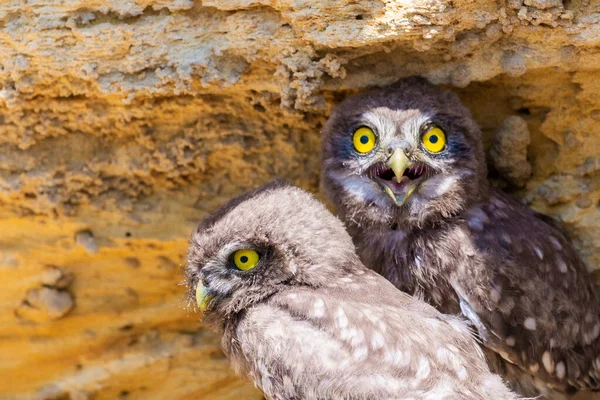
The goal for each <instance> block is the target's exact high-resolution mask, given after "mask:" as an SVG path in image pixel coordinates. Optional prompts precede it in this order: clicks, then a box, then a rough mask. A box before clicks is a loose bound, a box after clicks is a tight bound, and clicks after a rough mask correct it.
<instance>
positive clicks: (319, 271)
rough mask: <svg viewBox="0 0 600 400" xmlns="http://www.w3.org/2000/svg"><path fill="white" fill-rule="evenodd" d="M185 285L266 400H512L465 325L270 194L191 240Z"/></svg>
mask: <svg viewBox="0 0 600 400" xmlns="http://www.w3.org/2000/svg"><path fill="white" fill-rule="evenodd" d="M187 275H188V279H189V285H190V287H191V288H196V289H195V295H196V299H197V302H198V305H199V307H200V309H202V310H203V311H204V313H203V322H204V323H205V324H206V325H208V326H209V327H211V328H212V329H213V330H215V331H217V332H222V333H223V339H222V347H223V351H224V353H225V354H226V356H227V357H228V358H229V360H230V362H231V363H232V365H233V367H234V369H235V371H236V372H237V373H238V374H239V375H241V376H245V377H250V378H252V379H253V380H254V382H255V384H256V385H257V386H258V387H259V388H260V389H261V390H262V391H263V392H264V393H265V394H266V396H267V397H268V398H270V399H282V400H283V399H285V400H289V399H354V400H360V399H409V398H410V399H432V400H434V399H435V400H439V399H514V398H515V396H514V394H513V393H512V392H510V391H509V389H507V388H506V387H505V386H504V384H503V383H502V380H501V378H500V377H499V376H498V375H494V374H492V373H491V372H490V371H489V369H488V366H487V364H486V362H485V360H484V357H483V355H482V352H481V349H480V348H479V346H478V344H477V342H476V341H475V339H474V338H473V337H472V335H471V332H470V331H469V329H468V328H467V327H466V326H465V324H464V322H463V321H461V320H459V319H457V318H455V317H451V316H445V315H443V314H440V313H439V312H438V311H437V310H435V309H434V308H433V307H431V306H429V305H427V304H426V303H424V302H422V301H419V300H417V299H415V298H413V297H411V296H409V295H407V294H405V293H402V292H400V291H399V290H398V289H396V288H395V287H394V286H393V285H392V284H390V283H389V282H388V281H386V280H385V279H384V278H383V277H381V276H379V275H377V274H376V273H375V272H373V271H371V270H369V269H367V268H366V267H365V266H364V265H363V264H361V262H360V260H359V258H358V256H357V255H356V253H355V251H354V245H353V244H352V239H351V238H350V236H349V235H348V234H347V233H346V231H345V229H344V227H343V224H342V223H341V221H339V220H338V219H337V218H336V217H334V216H333V215H332V214H331V213H329V211H327V209H326V208H325V207H324V206H323V205H322V204H321V203H319V202H318V201H317V200H315V199H314V198H313V197H312V196H311V195H310V194H308V193H306V192H304V191H303V190H301V189H299V188H296V187H294V186H291V185H288V184H283V183H275V184H270V185H267V186H264V187H262V188H260V189H257V190H255V191H253V192H250V193H247V194H245V195H243V196H241V197H238V198H235V199H234V200H231V201H230V202H229V203H228V204H227V205H225V206H224V207H223V208H221V209H219V210H218V211H216V213H215V214H214V215H212V216H210V217H209V218H208V219H206V220H205V221H203V222H202V223H201V224H200V226H199V227H198V229H197V230H196V231H195V232H194V233H193V235H192V238H191V242H190V249H189V257H188V267H187Z"/></svg>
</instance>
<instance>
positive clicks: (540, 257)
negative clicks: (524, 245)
mask: <svg viewBox="0 0 600 400" xmlns="http://www.w3.org/2000/svg"><path fill="white" fill-rule="evenodd" d="M533 250H534V251H535V254H537V256H538V257H539V259H540V260H543V259H544V253H543V252H542V250H541V249H540V248H539V247H534V248H533Z"/></svg>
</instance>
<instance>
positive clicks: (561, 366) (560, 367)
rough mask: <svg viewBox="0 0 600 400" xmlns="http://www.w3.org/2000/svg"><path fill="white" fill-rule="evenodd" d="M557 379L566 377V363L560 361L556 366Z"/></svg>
mask: <svg viewBox="0 0 600 400" xmlns="http://www.w3.org/2000/svg"><path fill="white" fill-rule="evenodd" d="M556 377H557V378H558V379H562V378H564V377H565V363H563V362H562V361H560V362H559V363H557V364H556Z"/></svg>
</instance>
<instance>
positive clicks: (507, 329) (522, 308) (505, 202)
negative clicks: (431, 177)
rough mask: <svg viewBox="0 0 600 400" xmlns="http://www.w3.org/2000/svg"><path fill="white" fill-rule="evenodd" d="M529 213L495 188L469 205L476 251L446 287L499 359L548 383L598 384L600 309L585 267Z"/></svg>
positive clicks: (559, 385)
mask: <svg viewBox="0 0 600 400" xmlns="http://www.w3.org/2000/svg"><path fill="white" fill-rule="evenodd" d="M536 215H537V214H536V213H534V212H533V211H531V210H529V209H528V208H527V207H525V206H524V205H522V204H520V203H519V202H518V201H516V200H514V199H512V198H511V197H509V196H508V195H505V194H503V193H501V192H492V197H491V199H490V201H489V202H488V203H487V204H485V205H483V206H481V207H476V208H472V209H470V210H469V211H468V212H467V213H466V222H467V224H468V227H469V229H470V231H471V233H472V235H473V242H474V245H475V248H476V253H477V254H473V255H472V257H470V259H471V260H472V263H471V265H469V266H468V268H467V271H469V272H468V273H465V274H462V276H461V275H460V274H459V275H458V276H457V277H455V278H454V279H453V282H452V286H453V287H454V289H455V291H456V292H457V294H458V296H459V300H460V302H461V309H462V311H463V313H464V314H465V315H466V316H467V317H468V318H469V319H470V320H471V321H472V322H473V323H474V325H475V327H476V329H477V330H478V332H479V334H480V336H481V338H482V340H483V341H484V342H485V344H486V346H487V347H489V348H492V349H493V350H495V351H496V352H497V353H498V354H500V355H501V356H502V357H503V358H504V359H506V360H508V361H510V362H512V363H514V364H517V365H519V366H520V367H522V368H523V369H524V370H526V371H528V372H529V373H531V374H532V375H534V376H535V377H536V378H539V379H541V380H543V381H544V382H546V383H547V384H549V385H550V386H551V387H553V388H555V389H559V390H567V389H569V388H570V387H573V388H577V389H586V388H598V387H600V369H599V368H600V358H598V356H600V354H599V350H600V340H599V338H598V336H599V334H600V319H599V316H600V309H599V304H598V301H597V299H596V295H595V293H594V289H593V286H592V283H591V281H590V279H589V274H588V273H587V271H586V268H585V265H584V264H583V262H582V261H581V260H580V259H579V258H578V256H577V254H576V253H575V251H574V249H573V248H572V246H571V244H570V243H569V242H568V240H567V239H566V238H565V236H564V235H563V233H562V232H561V231H560V230H559V229H557V228H556V227H555V226H552V225H549V224H548V223H546V222H545V221H543V220H542V219H539V218H537V217H536ZM475 277H476V278H475ZM474 281H475V282H480V283H481V282H483V284H475V285H474V284H473V282H474Z"/></svg>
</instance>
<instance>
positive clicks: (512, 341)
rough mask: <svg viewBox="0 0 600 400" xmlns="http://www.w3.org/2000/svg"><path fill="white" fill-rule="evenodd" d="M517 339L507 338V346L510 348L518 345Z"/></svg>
mask: <svg viewBox="0 0 600 400" xmlns="http://www.w3.org/2000/svg"><path fill="white" fill-rule="evenodd" d="M516 342H517V341H516V339H515V337H514V336H509V337H507V338H506V344H507V345H508V346H510V347H513V346H514V345H515V344H516Z"/></svg>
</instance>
